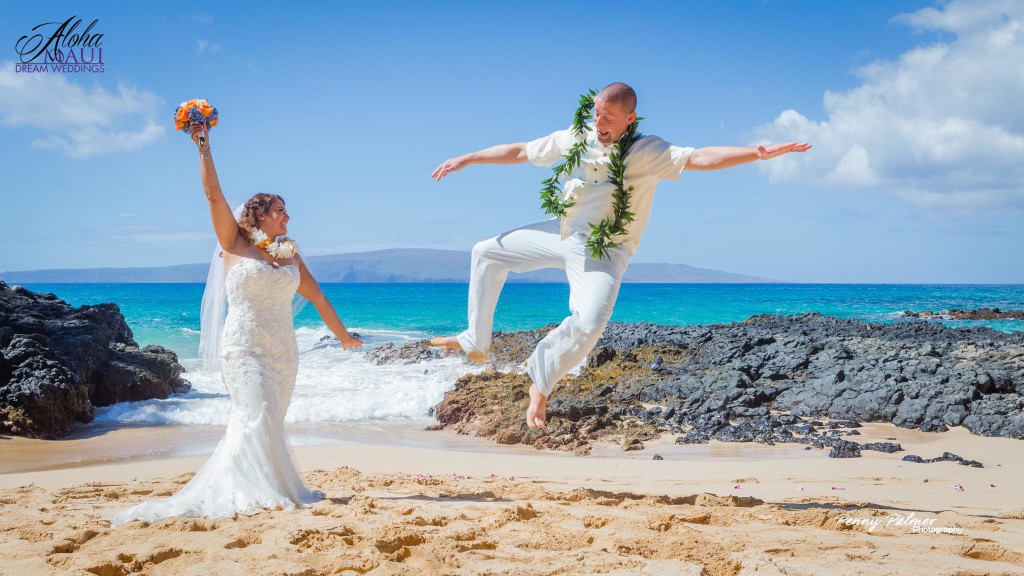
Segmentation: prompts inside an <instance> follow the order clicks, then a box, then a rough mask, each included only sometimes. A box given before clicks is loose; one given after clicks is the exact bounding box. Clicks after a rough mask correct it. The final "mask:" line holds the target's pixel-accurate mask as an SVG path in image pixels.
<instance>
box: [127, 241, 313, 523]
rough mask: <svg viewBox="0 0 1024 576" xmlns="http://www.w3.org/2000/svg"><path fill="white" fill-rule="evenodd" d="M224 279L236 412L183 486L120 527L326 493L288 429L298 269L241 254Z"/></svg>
mask: <svg viewBox="0 0 1024 576" xmlns="http://www.w3.org/2000/svg"><path fill="white" fill-rule="evenodd" d="M225 283H226V287H227V297H228V316H227V319H226V321H225V324H224V332H223V336H222V339H221V348H220V350H221V352H220V354H221V356H220V358H221V367H222V374H223V378H224V384H225V386H226V387H227V389H228V392H229V394H230V395H231V413H230V415H229V417H228V426H227V431H226V432H225V433H224V438H222V439H221V441H220V444H218V445H217V449H216V451H214V453H213V456H211V457H210V459H209V460H208V461H207V462H206V464H204V465H203V467H202V468H201V469H200V470H199V472H197V473H196V475H195V476H194V477H193V478H192V479H191V480H190V481H189V482H188V484H186V485H185V486H184V487H183V488H182V489H181V490H180V491H179V492H178V493H176V494H174V495H173V496H171V497H169V498H163V499H159V500H152V501H149V502H145V503H143V504H139V505H138V506H135V507H133V508H130V509H128V510H125V511H123V512H121V513H119V514H117V515H116V516H115V517H114V518H113V519H112V520H111V523H112V524H113V525H114V526H116V525H118V524H123V523H125V522H129V521H131V520H136V519H139V520H146V521H149V522H153V521H156V520H160V519H163V518H168V517H171V516H185V517H204V518H223V517H233V516H235V515H236V514H255V513H257V512H260V511H262V510H263V509H266V508H275V507H277V506H280V507H283V508H286V509H294V508H296V507H301V506H306V505H309V504H311V503H313V502H316V501H317V500H320V499H321V498H323V494H322V493H320V492H317V491H312V490H309V489H308V488H306V486H305V484H303V481H302V477H301V476H300V475H299V472H298V466H297V465H296V463H295V457H294V455H293V454H292V451H291V448H290V447H289V446H288V440H287V438H286V437H285V432H284V417H285V412H287V410H288V403H289V402H290V400H291V396H292V390H293V389H294V388H295V374H296V372H297V370H298V348H297V347H296V344H295V329H294V325H293V323H292V309H291V302H292V297H293V296H294V295H295V290H296V289H297V288H298V285H299V269H298V267H297V266H296V265H294V264H288V265H281V266H274V265H271V264H270V263H268V262H266V261H264V260H258V259H254V258H241V259H240V260H239V261H238V262H237V263H236V264H235V265H234V266H233V267H232V268H231V269H230V270H229V271H228V273H227V278H226V280H225Z"/></svg>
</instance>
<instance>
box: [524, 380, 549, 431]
mask: <svg viewBox="0 0 1024 576" xmlns="http://www.w3.org/2000/svg"><path fill="white" fill-rule="evenodd" d="M547 406H548V399H547V398H545V397H544V395H543V394H541V393H540V389H539V388H537V385H536V384H530V407H529V408H527V409H526V425H527V426H529V427H530V428H543V427H545V426H547V424H548V421H547V420H548V418H547V414H546V409H547Z"/></svg>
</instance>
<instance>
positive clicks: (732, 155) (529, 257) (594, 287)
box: [430, 82, 811, 428]
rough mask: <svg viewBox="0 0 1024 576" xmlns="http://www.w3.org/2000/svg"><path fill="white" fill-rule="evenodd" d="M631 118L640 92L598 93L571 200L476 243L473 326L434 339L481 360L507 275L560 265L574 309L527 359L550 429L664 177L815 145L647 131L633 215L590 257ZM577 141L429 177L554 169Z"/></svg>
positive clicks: (535, 412)
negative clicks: (562, 391)
mask: <svg viewBox="0 0 1024 576" xmlns="http://www.w3.org/2000/svg"><path fill="white" fill-rule="evenodd" d="M635 120H636V93H635V92H634V91H633V89H632V88H630V87H629V86H627V85H626V84H623V83H621V82H616V83H614V84H609V85H608V86H606V87H605V88H604V89H603V90H601V92H600V93H599V94H598V95H597V96H596V98H595V99H594V109H593V124H592V126H591V129H590V130H588V131H587V132H586V140H587V151H586V155H585V156H583V157H582V160H581V162H580V165H579V167H578V168H577V169H576V170H574V171H573V173H572V174H571V176H572V177H573V178H571V179H570V180H568V181H567V182H566V183H565V185H564V187H563V191H564V197H565V198H566V199H567V200H571V201H573V202H574V204H573V205H572V206H571V207H569V208H568V209H566V211H565V214H564V216H562V217H561V218H559V219H551V220H546V221H544V222H538V223H536V224H530V225H527V226H523V227H521V228H517V229H515V230H510V231H508V232H505V233H503V234H499V235H498V236H495V237H494V238H490V239H488V240H484V241H482V242H478V243H477V244H476V245H475V246H474V247H473V256H472V267H471V270H470V276H469V327H468V329H467V330H466V331H464V332H462V333H460V334H458V335H456V336H449V337H444V338H434V339H432V340H431V341H430V342H431V344H433V345H435V346H444V347H446V348H455V349H460V350H464V351H465V352H466V354H467V355H468V356H469V357H470V358H472V359H474V360H476V361H482V360H483V359H484V358H486V356H487V350H488V348H489V347H490V344H491V327H492V324H493V320H494V309H495V307H496V306H497V303H498V295H499V293H500V292H501V288H502V286H503V285H504V284H505V279H506V278H507V277H508V273H509V272H529V271H531V270H538V269H541V268H562V269H564V270H565V272H566V276H567V278H568V280H569V310H570V311H571V315H570V316H569V317H568V318H566V319H565V320H563V321H562V323H561V324H560V325H559V326H558V327H557V328H555V329H554V330H552V331H551V332H549V333H548V334H547V336H545V337H544V339H543V340H541V341H540V343H539V344H537V348H536V349H535V350H534V351H533V354H532V355H531V356H530V358H529V359H528V360H527V361H526V372H527V374H528V375H529V377H530V379H531V380H532V381H533V384H532V385H531V386H530V407H529V408H528V409H527V411H526V423H527V425H528V426H529V427H530V428H537V427H540V428H543V427H544V425H545V424H546V420H547V417H546V414H545V408H546V406H547V398H548V396H550V395H551V391H552V389H553V388H554V385H555V383H556V382H558V380H559V379H560V378H562V377H563V376H565V375H566V374H568V373H569V371H570V370H572V369H573V368H574V367H575V366H576V365H577V364H579V363H580V362H582V361H583V359H584V358H586V357H587V354H589V353H590V351H591V350H592V349H593V348H594V345H595V344H597V340H598V339H599V338H600V337H601V334H602V333H603V332H604V329H605V326H606V325H607V324H608V319H609V318H610V317H611V315H612V308H613V307H614V305H615V299H616V297H617V296H618V293H619V284H620V283H621V282H622V275H623V273H624V272H625V271H626V266H627V265H628V264H629V258H630V256H632V255H633V253H634V252H635V251H636V249H637V246H639V244H640V236H641V235H642V234H643V231H644V227H645V226H646V225H647V220H648V218H649V217H650V213H651V203H652V201H653V199H654V189H655V187H656V186H657V184H658V181H659V180H663V179H671V180H678V179H679V175H680V174H681V173H682V172H683V171H684V170H720V169H722V168H730V167H732V166H737V165H739V164H746V163H747V162H753V161H755V160H769V159H771V158H775V157H776V156H781V155H783V154H787V153H790V152H805V151H807V150H809V149H810V147H811V146H810V145H809V144H804V143H798V142H789V143H786V144H772V145H768V146H713V147H708V148H698V149H693V148H683V147H680V146H673V145H671V144H669V143H668V142H666V141H664V140H662V139H661V138H658V137H657V136H643V137H641V138H640V139H638V140H636V141H635V142H634V143H633V145H632V146H631V147H629V148H628V154H627V155H626V159H625V184H624V188H625V189H631V191H630V194H629V206H628V210H629V211H630V212H632V213H633V214H634V215H635V217H634V219H633V220H632V221H631V222H627V223H626V224H625V231H624V233H622V234H620V235H617V236H615V237H614V238H613V240H614V242H615V243H617V244H618V245H617V246H613V247H611V248H610V249H608V250H607V252H606V253H605V255H604V257H602V258H594V257H593V256H592V254H591V250H590V248H589V247H588V246H587V238H588V236H589V235H590V234H591V229H592V227H591V224H595V225H596V224H598V223H600V222H601V221H602V220H603V219H605V218H614V217H615V206H614V200H613V192H614V191H615V189H616V187H615V186H614V184H613V183H612V182H610V181H609V156H610V155H612V154H613V153H614V152H615V149H616V143H617V142H618V141H619V139H620V138H621V137H622V136H623V134H625V133H626V132H627V129H628V128H629V126H630V124H632V123H633V121H635ZM575 143H576V138H575V136H574V135H573V132H572V131H571V130H560V131H558V132H554V133H552V134H550V135H548V136H545V137H543V138H538V139H537V140H533V141H531V142H520V143H517V144H500V145H498V146H493V147H491V148H487V149H485V150H480V151H478V152H470V153H469V154H465V155H463V156H458V157H456V158H451V159H449V160H446V161H445V162H443V163H442V164H441V165H440V166H438V167H437V169H436V170H434V173H433V174H432V175H431V177H432V178H434V179H435V180H437V181H440V180H441V178H444V177H445V176H447V175H448V174H451V173H452V172H457V171H458V170H461V169H463V168H465V167H466V166H469V165H470V164H522V163H525V162H531V163H533V164H537V165H539V166H551V165H553V164H555V163H556V162H558V161H559V160H561V159H562V157H563V156H564V155H566V154H567V153H568V152H569V150H570V148H571V147H572V146H573V144H575Z"/></svg>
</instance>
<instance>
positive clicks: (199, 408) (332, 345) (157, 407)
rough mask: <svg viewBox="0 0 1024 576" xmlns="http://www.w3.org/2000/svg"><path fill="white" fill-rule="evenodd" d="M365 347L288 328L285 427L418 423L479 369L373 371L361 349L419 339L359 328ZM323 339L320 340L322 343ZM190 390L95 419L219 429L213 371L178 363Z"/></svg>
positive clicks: (219, 385)
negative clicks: (292, 366) (291, 333)
mask: <svg viewBox="0 0 1024 576" xmlns="http://www.w3.org/2000/svg"><path fill="white" fill-rule="evenodd" d="M353 331H354V332H358V333H359V334H360V335H361V336H362V337H363V340H364V341H365V342H366V343H367V346H365V347H364V348H362V349H360V350H344V349H342V348H341V346H340V344H339V343H338V341H337V340H335V339H333V338H332V337H330V331H329V330H328V329H327V328H326V327H325V326H320V327H318V328H305V327H303V328H299V329H297V330H296V331H295V336H296V341H297V343H298V347H299V373H298V377H297V378H296V384H295V391H294V392H293V394H292V401H291V404H290V406H289V408H288V416H287V418H286V421H287V422H292V423H295V422H351V421H358V420H367V419H386V420H417V419H424V420H425V419H427V418H429V411H430V409H431V408H432V407H433V406H436V405H437V404H438V403H439V402H440V401H441V400H442V399H443V398H444V393H445V392H447V391H448V390H450V389H451V388H452V386H453V385H454V382H455V380H456V379H457V378H458V377H459V376H462V375H464V374H468V373H470V372H474V371H477V370H479V368H476V367H473V366H470V365H468V364H465V363H464V362H463V361H462V360H461V359H459V358H455V357H453V358H445V359H441V360H434V361H431V362H421V363H416V364H404V365H398V364H392V365H384V366H377V365H375V364H373V363H372V362H370V361H369V360H367V357H366V354H365V350H367V349H369V348H372V347H375V346H379V345H381V344H383V343H385V342H394V343H395V344H399V345H400V344H404V343H406V342H412V341H415V340H419V339H422V338H423V337H424V335H423V334H418V333H414V332H401V331H390V330H360V329H357V328H356V329H353ZM325 337H326V338H325ZM181 363H182V365H183V366H184V367H185V369H186V373H185V374H184V377H185V378H186V379H188V380H189V382H191V383H192V390H191V391H190V392H188V393H185V394H176V395H173V396H171V397H170V398H167V399H165V400H146V401H141V402H122V403H119V404H114V405H112V406H106V407H103V408H97V409H96V421H97V422H107V423H123V424H129V423H130V424H180V425H224V424H226V422H227V414H228V413H229V412H230V410H231V403H230V399H229V397H228V393H227V390H226V389H225V388H224V384H223V382H222V380H221V374H220V372H219V371H217V372H212V371H205V370H203V369H202V367H201V363H200V361H199V359H198V358H184V359H182V361H181Z"/></svg>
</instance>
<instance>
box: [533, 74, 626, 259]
mask: <svg viewBox="0 0 1024 576" xmlns="http://www.w3.org/2000/svg"><path fill="white" fill-rule="evenodd" d="M595 96H597V92H595V91H594V90H589V91H587V93H586V94H582V95H580V105H579V108H577V109H576V114H575V116H573V120H572V133H573V135H574V136H576V143H575V144H573V145H572V147H571V148H569V151H568V152H567V153H566V154H565V156H563V157H562V158H564V160H562V161H561V162H559V163H558V164H556V165H555V166H554V167H552V169H551V171H552V172H554V174H552V175H551V177H550V178H548V179H546V180H544V181H542V182H541V184H543V185H544V188H542V189H541V191H540V197H541V201H542V204H541V206H542V207H543V208H544V211H545V212H547V213H548V214H551V215H553V216H558V217H559V218H561V217H563V216H565V211H566V209H568V208H571V207H572V206H575V205H576V202H574V201H571V200H563V199H562V198H561V196H562V182H561V181H560V180H561V179H562V178H563V177H565V176H568V175H569V174H571V173H572V171H573V170H575V169H576V168H577V167H579V165H580V162H581V161H582V159H583V155H584V154H586V153H587V134H586V133H587V131H589V130H590V129H591V128H590V126H587V120H590V119H591V117H592V111H593V109H594V97H595ZM640 120H641V119H640V118H637V119H636V120H635V121H633V123H632V124H630V125H629V127H628V128H626V132H625V133H624V134H623V135H622V137H621V138H619V141H618V142H616V143H615V149H614V150H613V151H612V153H611V154H610V155H609V157H608V181H609V182H611V183H612V185H613V186H614V187H615V190H614V191H613V192H612V200H613V207H614V209H615V215H614V217H612V218H604V219H602V220H601V221H600V222H598V223H597V224H593V223H591V224H590V236H589V237H588V238H587V248H589V249H590V255H591V256H593V257H594V258H597V259H604V258H607V257H608V250H610V249H612V248H615V247H616V246H618V245H619V244H618V243H617V242H613V241H612V237H614V236H619V235H621V234H625V233H626V224H629V223H630V222H632V221H633V219H634V218H635V217H636V214H634V213H632V212H630V211H629V196H630V192H632V191H633V187H632V186H629V187H628V188H627V187H626V186H625V173H626V156H628V155H629V149H630V148H631V147H632V146H633V143H634V142H636V141H637V140H639V139H640V137H641V136H642V134H640V133H639V132H637V128H638V126H639V124H640Z"/></svg>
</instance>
